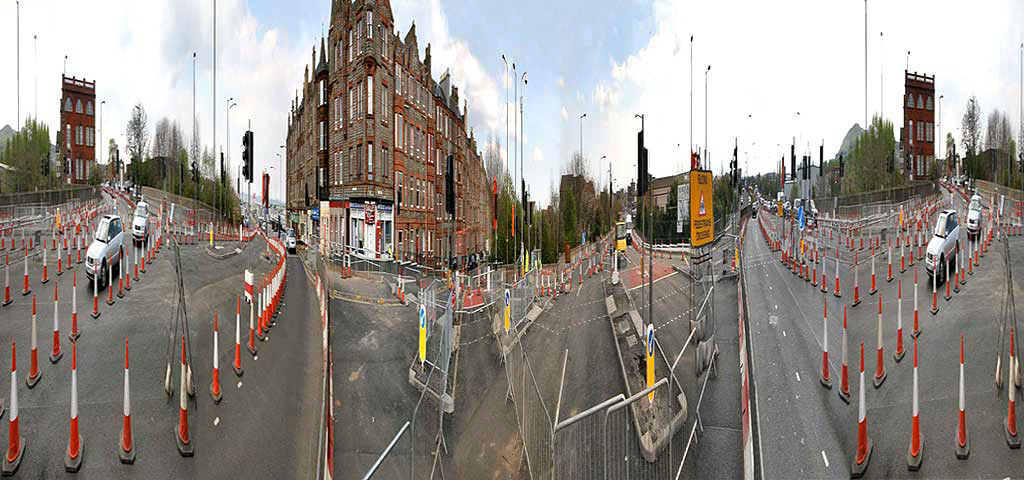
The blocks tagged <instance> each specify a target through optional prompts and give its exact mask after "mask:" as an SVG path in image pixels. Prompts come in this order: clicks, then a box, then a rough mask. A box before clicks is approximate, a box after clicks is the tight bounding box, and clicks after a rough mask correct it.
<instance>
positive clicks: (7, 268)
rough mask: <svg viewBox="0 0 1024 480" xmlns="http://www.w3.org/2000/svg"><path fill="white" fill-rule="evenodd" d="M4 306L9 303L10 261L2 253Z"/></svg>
mask: <svg viewBox="0 0 1024 480" xmlns="http://www.w3.org/2000/svg"><path fill="white" fill-rule="evenodd" d="M4 264H5V267H4V306H5V307H6V306H8V305H10V304H11V302H12V301H13V300H11V261H10V259H9V258H8V256H7V255H6V254H5V255H4Z"/></svg>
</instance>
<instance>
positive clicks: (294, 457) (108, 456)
mask: <svg viewBox="0 0 1024 480" xmlns="http://www.w3.org/2000/svg"><path fill="white" fill-rule="evenodd" d="M121 208H122V215H127V213H128V211H127V209H126V208H125V207H124V206H123V205H122V206H121ZM263 245H265V244H264V243H263V242H262V241H261V240H257V241H254V242H252V243H251V244H249V245H247V246H246V247H245V248H244V249H243V250H242V252H241V253H240V254H238V255H234V256H231V257H228V258H227V259H223V260H215V259H213V258H212V257H210V256H208V255H207V254H206V253H205V250H204V247H203V246H201V245H197V246H183V247H181V252H182V253H181V256H182V272H183V277H184V281H185V297H186V302H187V305H188V313H189V318H190V322H189V325H188V333H189V343H190V348H189V350H190V352H191V353H190V355H191V356H192V365H193V374H194V382H195V390H196V397H195V398H194V399H193V400H191V401H190V402H189V409H190V433H191V435H192V441H193V443H194V445H195V448H196V455H195V457H193V458H183V457H181V456H180V455H179V454H178V451H177V449H176V447H175V440H174V431H175V427H176V424H177V417H178V396H177V395H174V396H173V397H171V398H168V397H167V396H166V395H165V394H164V391H163V378H164V372H165V370H164V369H165V366H166V362H167V361H168V359H169V358H170V359H171V360H172V364H173V365H174V370H173V375H172V379H173V382H172V383H173V384H174V386H175V389H177V378H178V375H179V372H178V367H177V365H178V362H179V360H178V357H176V356H172V355H173V354H171V353H170V352H176V351H177V350H176V349H175V350H171V347H170V338H169V337H170V333H169V325H170V324H171V323H172V320H173V313H174V309H175V306H176V298H175V294H174V292H175V287H174V285H175V275H174V267H173V265H172V263H171V259H172V257H173V255H172V249H171V248H170V246H169V245H167V244H165V246H164V247H163V248H162V250H161V252H160V254H159V255H158V257H157V260H156V261H155V262H154V263H153V264H151V265H147V272H146V273H145V274H141V273H140V280H139V281H138V282H133V283H132V290H131V291H130V292H127V294H126V296H125V297H124V298H120V299H119V298H117V297H116V296H115V299H116V303H115V304H114V305H113V306H108V305H106V303H105V299H106V295H105V294H106V291H101V293H102V294H104V295H103V298H102V299H101V303H100V312H101V316H100V317H99V318H98V319H95V320H94V319H92V318H91V317H90V316H89V315H88V314H89V313H90V311H91V306H92V301H91V300H92V299H91V295H88V296H87V295H86V290H87V286H86V284H87V282H86V281H85V280H84V264H82V265H76V266H75V267H74V269H73V270H72V272H74V273H75V274H77V275H78V282H79V283H78V293H79V296H78V299H77V300H78V322H79V329H80V330H81V332H82V335H81V337H80V338H79V339H78V342H77V348H78V352H77V357H78V358H77V360H78V372H77V375H78V401H79V403H78V404H79V422H80V433H81V436H82V438H83V441H84V443H85V453H84V463H83V465H82V470H81V471H80V472H79V475H80V476H83V477H84V478H138V477H141V478H231V477H235V478H238V477H253V478H268V475H269V477H271V478H289V477H292V478H294V477H303V478H308V477H309V476H311V474H312V471H313V470H314V466H315V448H316V434H317V429H318V427H319V399H320V394H319V392H320V386H321V383H320V378H319V377H320V374H319V372H320V369H319V365H320V360H321V352H320V348H319V345H320V343H319V338H320V337H319V330H318V328H315V327H316V326H318V325H319V322H318V321H317V316H316V314H315V312H316V305H315V295H313V294H312V290H311V289H310V288H309V287H308V286H307V285H306V283H307V282H306V277H305V275H304V274H303V271H302V266H301V264H300V263H299V262H298V261H297V260H292V259H289V261H288V267H287V268H288V277H289V284H290V285H291V286H290V287H289V288H288V289H286V293H285V301H284V306H283V311H282V314H281V315H280V316H279V317H278V323H277V326H276V327H275V328H274V329H273V330H272V332H271V335H270V336H271V339H270V340H269V341H268V342H264V343H261V344H260V345H259V348H260V352H259V357H258V359H257V360H254V359H253V358H252V357H250V356H249V355H248V354H247V352H245V354H244V356H243V358H242V364H243V368H244V369H245V373H244V376H243V377H242V378H241V379H240V380H241V384H239V379H238V378H237V377H235V374H234V373H233V372H232V370H231V367H230V365H231V363H230V362H231V360H232V359H233V345H234V312H235V305H236V303H235V302H236V296H237V295H239V294H241V292H242V272H243V270H244V269H245V268H254V269H255V270H257V271H262V272H266V271H269V269H270V268H271V266H272V264H271V263H270V262H269V261H267V260H263V259H261V258H260V253H262V250H263V248H262V247H263ZM50 269H51V271H50V274H51V278H52V280H51V281H50V283H49V284H47V285H45V286H41V285H40V284H39V281H38V278H39V277H38V274H39V271H38V265H33V264H31V263H30V268H29V270H30V271H29V274H30V278H31V286H32V289H33V292H34V293H35V294H36V295H37V297H38V298H37V301H38V318H37V325H38V341H39V366H40V369H41V371H42V380H41V381H40V383H39V384H38V385H37V386H36V387H35V388H34V389H31V390H29V389H27V388H26V387H25V384H24V380H25V377H26V376H27V374H28V370H29V352H30V348H29V347H30V343H31V342H30V336H31V329H30V325H31V323H30V319H31V316H30V311H31V297H30V296H29V297H22V296H21V295H20V288H17V289H16V291H17V292H16V293H15V298H14V299H15V303H13V304H12V305H10V306H7V307H3V308H2V309H0V339H9V340H11V341H16V342H17V346H18V381H19V384H18V386H17V388H18V394H19V398H18V403H19V414H20V420H19V421H20V428H21V434H22V435H23V436H24V437H25V438H26V441H27V448H26V453H25V457H24V460H23V462H22V464H21V468H20V470H19V475H21V476H26V475H27V476H32V477H39V478H51V477H54V476H57V475H62V473H61V472H63V464H64V461H63V459H64V452H65V449H66V447H67V443H68V428H69V427H68V424H69V420H68V418H69V412H70V400H71V398H70V367H71V358H70V354H71V343H70V341H69V340H68V338H67V333H68V332H69V329H70V322H71V295H70V292H71V281H72V280H71V279H72V277H71V276H70V275H68V274H67V273H65V274H64V275H62V276H59V277H57V276H55V275H54V273H55V269H53V264H51V265H50ZM13 273H14V272H13V271H12V274H13ZM19 273H20V272H19ZM18 278H19V280H20V276H19V277H18ZM12 283H14V282H13V279H12ZM18 285H20V282H19V283H18ZM54 285H56V286H57V287H58V288H59V291H60V303H59V316H58V320H59V325H60V341H61V347H62V350H63V352H64V357H63V358H62V359H61V360H60V361H59V363H57V364H56V365H52V364H51V363H50V361H49V360H48V354H49V352H50V350H51V348H52V338H53V336H52V325H53V308H54V307H53V301H52V298H53V288H54ZM12 293H14V292H12ZM90 293H91V292H90ZM242 309H243V312H244V313H243V315H246V320H245V321H244V322H245V323H247V311H248V310H247V307H246V305H244V303H243V307H242ZM214 312H216V313H218V314H219V317H220V337H219V344H218V346H219V361H220V381H221V388H222V390H223V392H224V400H223V401H222V402H221V403H220V404H219V405H214V404H213V401H212V399H211V398H210V395H209V386H210V380H211V371H212V345H211V344H212V341H213V338H212V337H213V335H212V327H213V325H212V322H213V315H214ZM180 334H181V331H180V330H179V331H178V335H180ZM126 339H127V341H128V349H129V356H130V367H131V377H132V378H131V397H132V398H131V403H132V426H133V439H134V443H135V448H136V451H137V454H138V458H137V460H136V462H135V464H134V465H122V464H121V463H120V462H119V461H118V459H117V451H118V441H119V438H120V429H121V423H122V422H121V415H122V395H123V376H124V370H123V365H124V348H125V340H126ZM4 347H5V350H4V352H3V354H2V355H0V368H3V369H9V368H10V354H9V353H7V349H9V346H8V345H4ZM243 352H244V351H243ZM9 388H10V386H9V385H4V395H3V396H4V398H5V402H8V403H9V393H8V392H9V390H8V389H9ZM8 415H9V412H8ZM2 423H3V424H4V425H6V423H7V418H4V421H3V422H2ZM2 430H3V431H2V432H0V438H2V439H3V441H6V440H7V438H6V437H7V429H6V428H3V429H2Z"/></svg>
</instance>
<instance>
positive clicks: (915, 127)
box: [901, 71, 935, 180]
mask: <svg viewBox="0 0 1024 480" xmlns="http://www.w3.org/2000/svg"><path fill="white" fill-rule="evenodd" d="M902 130H903V135H902V137H903V138H901V141H902V143H903V155H904V172H905V173H906V175H907V178H908V179H910V180H924V179H927V178H928V166H929V165H931V164H932V162H933V160H935V76H934V75H933V76H930V77H929V76H928V75H925V74H919V73H917V72H914V73H910V72H907V71H904V95H903V128H902Z"/></svg>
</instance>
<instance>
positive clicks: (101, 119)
mask: <svg viewBox="0 0 1024 480" xmlns="http://www.w3.org/2000/svg"><path fill="white" fill-rule="evenodd" d="M106 103H107V101H106V100H103V101H101V102H100V162H102V161H103V105H106ZM108 160H109V159H108ZM96 168H99V162H98V163H97V164H96Z"/></svg>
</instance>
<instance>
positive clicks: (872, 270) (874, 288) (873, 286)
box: [868, 245, 878, 295]
mask: <svg viewBox="0 0 1024 480" xmlns="http://www.w3.org/2000/svg"><path fill="white" fill-rule="evenodd" d="M876 293H878V286H877V285H876V284H875V247H874V245H872V246H871V290H869V291H868V294H870V295H874V294H876Z"/></svg>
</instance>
